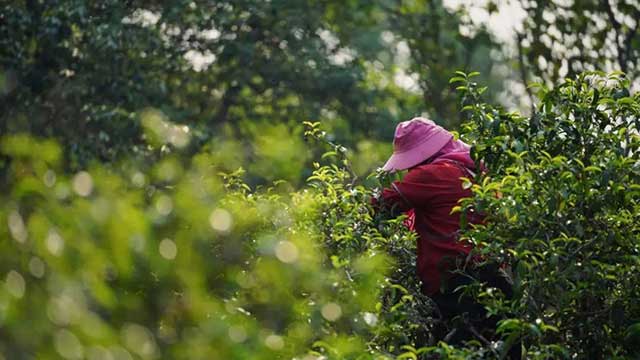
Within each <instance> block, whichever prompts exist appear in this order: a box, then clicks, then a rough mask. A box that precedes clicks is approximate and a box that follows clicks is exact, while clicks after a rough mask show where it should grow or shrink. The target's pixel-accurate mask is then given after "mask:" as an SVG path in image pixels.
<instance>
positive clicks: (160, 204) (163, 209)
mask: <svg viewBox="0 0 640 360" xmlns="http://www.w3.org/2000/svg"><path fill="white" fill-rule="evenodd" d="M172 210H173V201H171V198H170V197H168V196H167V195H162V196H160V197H159V198H158V200H156V211H157V212H158V214H160V215H162V216H167V215H169V214H171V211H172Z"/></svg>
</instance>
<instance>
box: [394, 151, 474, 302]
mask: <svg viewBox="0 0 640 360" xmlns="http://www.w3.org/2000/svg"><path fill="white" fill-rule="evenodd" d="M471 176H472V175H471V174H470V173H469V172H468V170H466V169H465V168H464V166H463V165H461V164H458V163H455V162H450V161H446V162H441V163H438V164H425V165H419V166H417V167H415V168H412V169H411V170H409V172H408V173H407V174H406V175H405V177H404V178H403V179H402V181H396V182H394V183H393V187H392V188H389V189H384V191H383V193H382V198H383V201H384V203H385V205H386V206H394V205H395V206H396V207H397V208H398V209H399V210H401V211H408V210H410V209H414V211H415V230H416V232H417V233H418V235H419V238H418V246H417V248H418V264H417V265H418V274H419V276H420V278H421V280H422V283H423V291H424V292H425V293H426V294H427V295H433V294H435V293H437V292H438V291H440V283H441V277H442V276H447V275H446V274H444V273H443V271H446V270H451V269H453V268H455V263H456V260H463V261H464V258H465V257H466V256H467V255H468V254H469V252H470V250H471V245H470V244H464V243H462V242H460V241H458V232H459V230H460V213H455V214H451V209H452V208H453V207H454V206H456V205H458V200H460V199H461V198H464V197H470V196H471V195H472V193H471V190H470V189H464V188H463V187H462V181H461V180H460V178H462V177H466V178H471ZM468 220H469V222H470V223H478V222H480V221H481V219H480V218H479V217H476V218H469V219H468Z"/></svg>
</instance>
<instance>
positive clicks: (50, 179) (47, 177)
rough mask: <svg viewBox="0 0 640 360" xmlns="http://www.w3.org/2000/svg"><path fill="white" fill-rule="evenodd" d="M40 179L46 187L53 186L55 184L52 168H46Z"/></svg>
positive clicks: (54, 174)
mask: <svg viewBox="0 0 640 360" xmlns="http://www.w3.org/2000/svg"><path fill="white" fill-rule="evenodd" d="M42 180H43V181H44V184H45V185H46V186H47V187H53V185H55V184H56V173H55V172H53V171H52V170H47V172H46V173H44V178H43V179H42Z"/></svg>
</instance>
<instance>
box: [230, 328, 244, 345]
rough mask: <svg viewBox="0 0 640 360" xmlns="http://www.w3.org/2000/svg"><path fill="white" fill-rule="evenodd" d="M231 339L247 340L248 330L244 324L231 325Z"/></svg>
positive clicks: (236, 340)
mask: <svg viewBox="0 0 640 360" xmlns="http://www.w3.org/2000/svg"><path fill="white" fill-rule="evenodd" d="M229 339H231V341H233V342H236V343H241V342H244V341H245V340H247V332H246V331H245V329H244V328H243V327H242V326H231V327H230V328H229Z"/></svg>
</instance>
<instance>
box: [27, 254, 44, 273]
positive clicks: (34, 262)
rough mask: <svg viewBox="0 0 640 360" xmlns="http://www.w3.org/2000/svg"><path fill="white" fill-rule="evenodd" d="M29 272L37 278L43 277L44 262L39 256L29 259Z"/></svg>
mask: <svg viewBox="0 0 640 360" xmlns="http://www.w3.org/2000/svg"><path fill="white" fill-rule="evenodd" d="M29 272H30V273H31V275H33V276H35V277H37V278H41V277H43V276H44V272H45V266H44V262H43V261H42V260H40V258H38V257H35V256H34V257H32V258H31V260H29Z"/></svg>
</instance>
